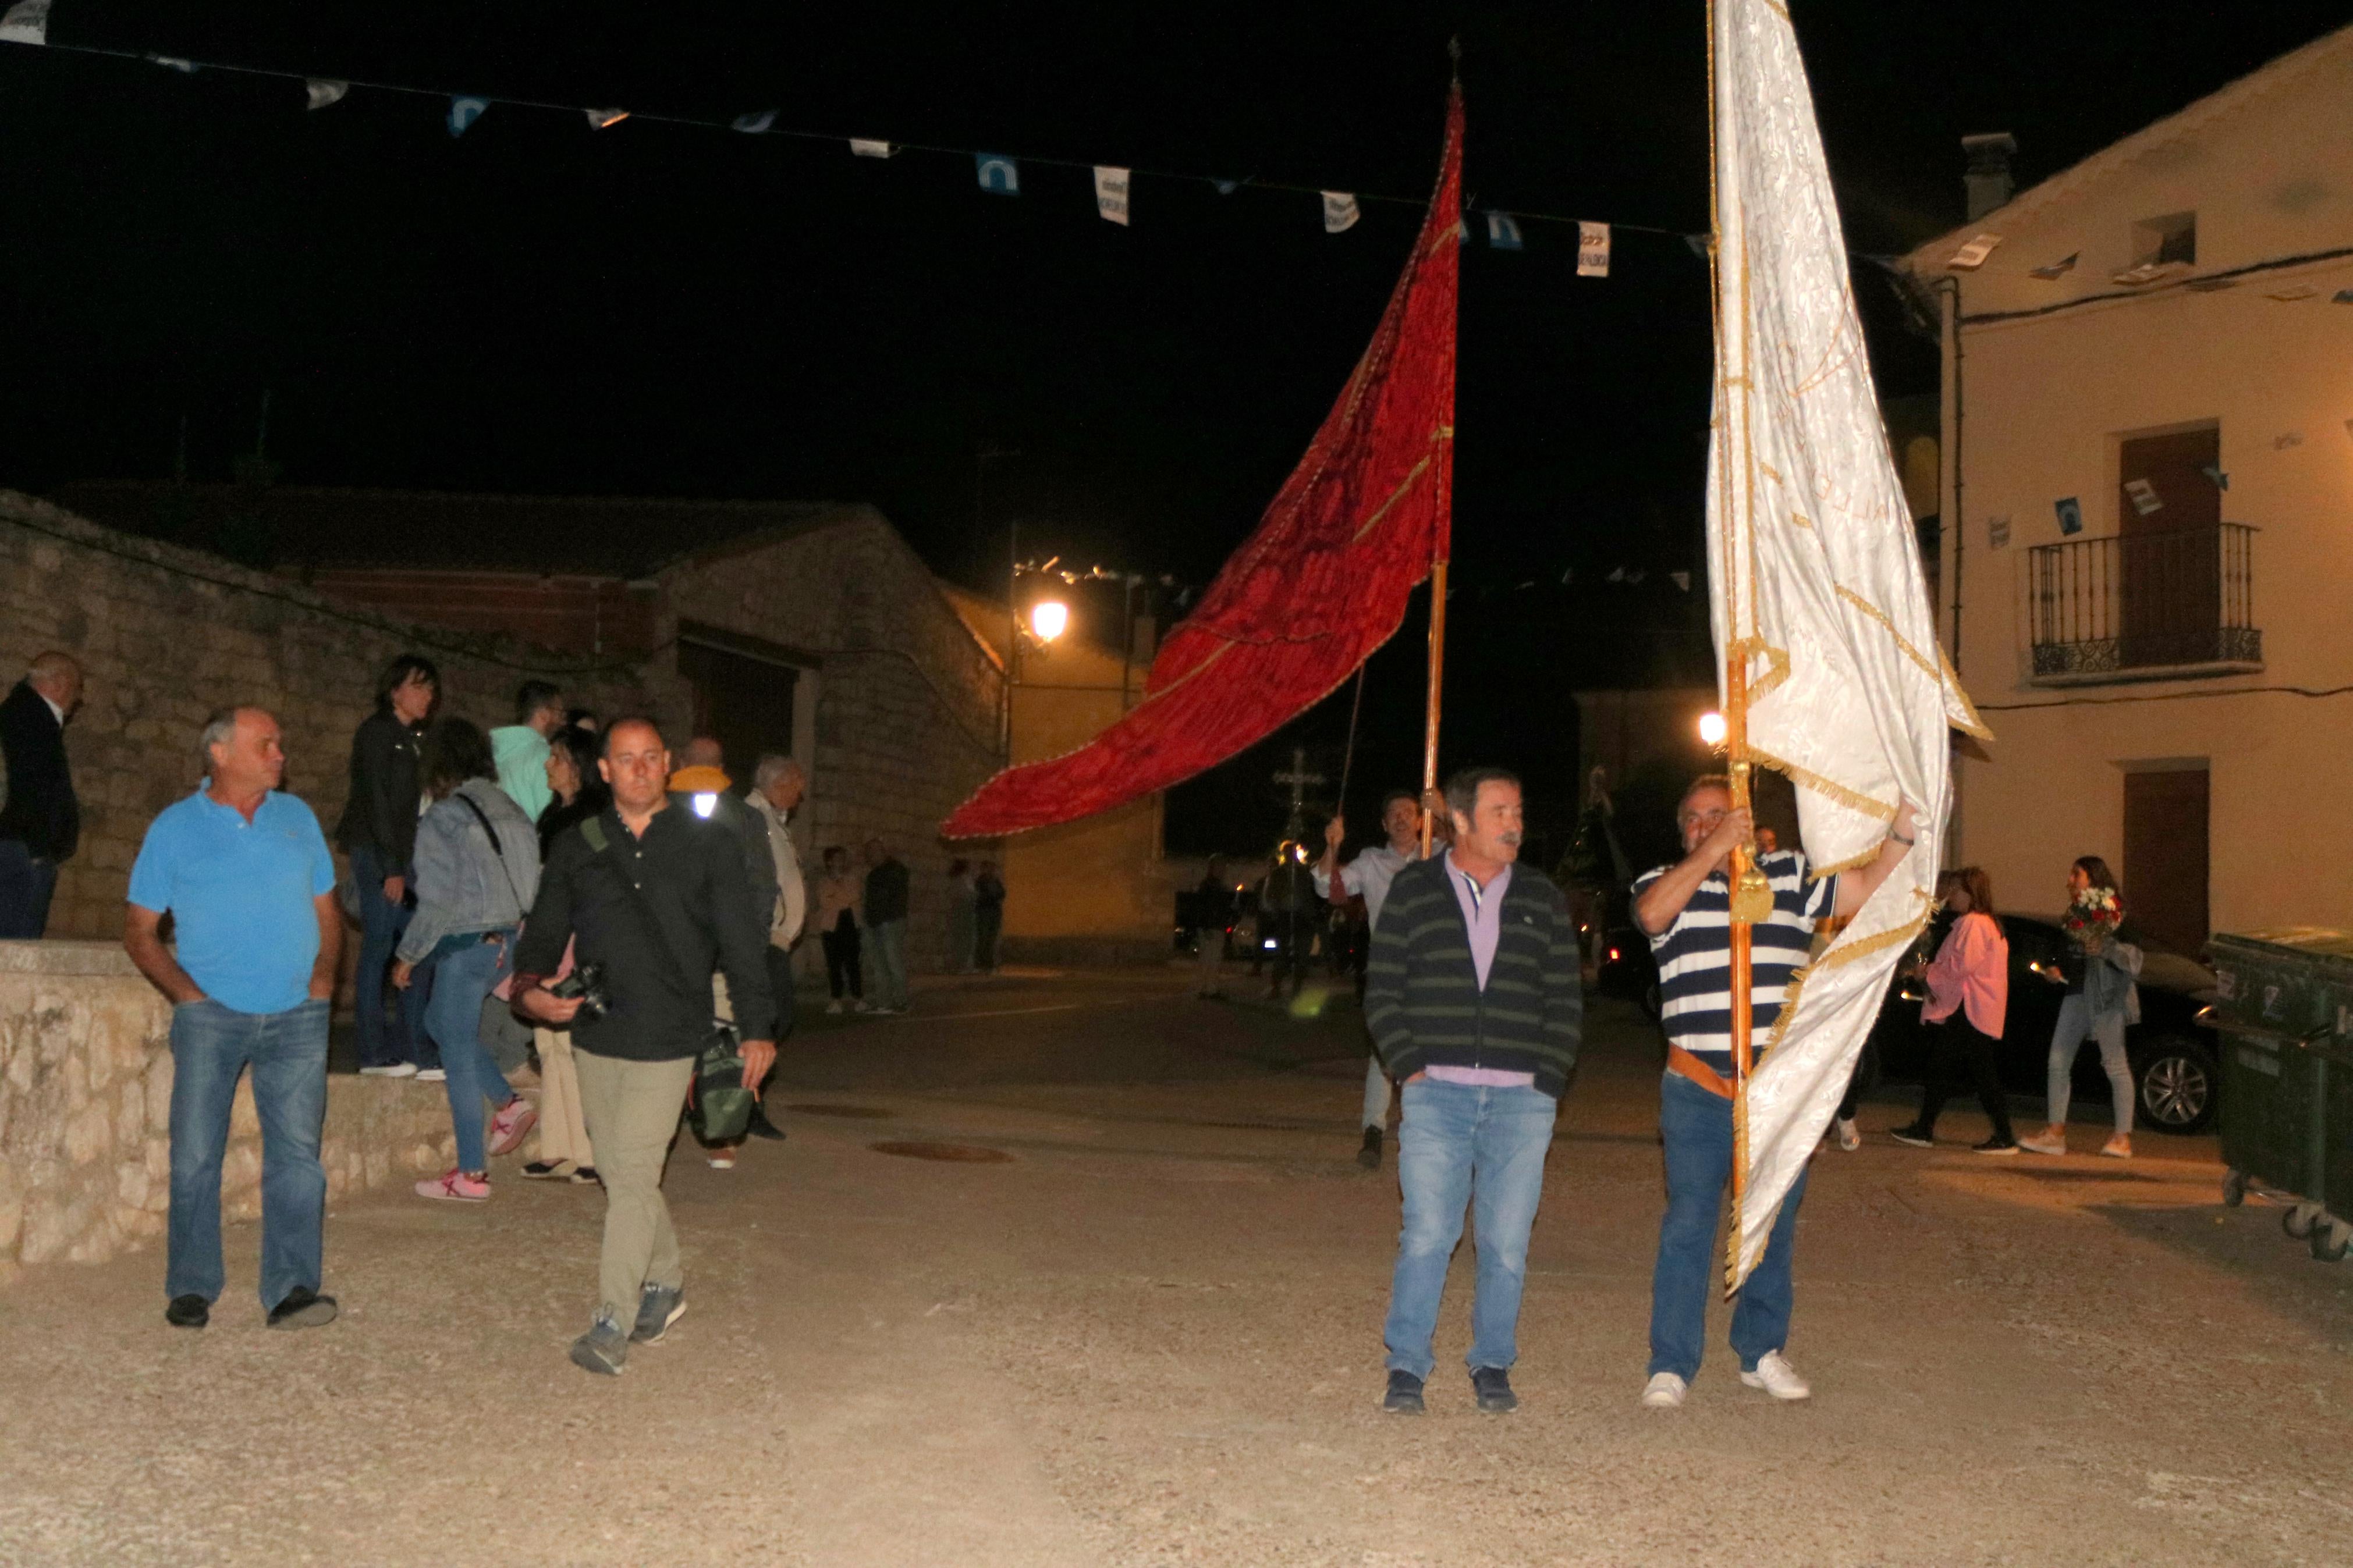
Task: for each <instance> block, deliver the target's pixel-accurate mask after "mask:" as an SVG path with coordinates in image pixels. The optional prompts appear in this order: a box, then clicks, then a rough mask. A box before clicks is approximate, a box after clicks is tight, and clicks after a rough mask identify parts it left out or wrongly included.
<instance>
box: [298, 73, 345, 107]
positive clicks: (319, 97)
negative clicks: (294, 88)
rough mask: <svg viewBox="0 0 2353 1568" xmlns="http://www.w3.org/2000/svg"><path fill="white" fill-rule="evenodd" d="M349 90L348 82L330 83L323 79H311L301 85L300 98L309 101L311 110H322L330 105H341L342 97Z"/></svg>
mask: <svg viewBox="0 0 2353 1568" xmlns="http://www.w3.org/2000/svg"><path fill="white" fill-rule="evenodd" d="M351 90H352V84H351V83H350V82H347V81H332V80H330V79H327V78H325V77H317V76H314V77H311V78H308V79H305V80H304V81H303V83H302V96H303V97H304V98H305V99H307V100H309V102H310V107H311V108H312V109H324V108H326V107H327V106H328V105H330V104H336V103H341V102H343V95H344V94H345V93H347V92H349V91H351Z"/></svg>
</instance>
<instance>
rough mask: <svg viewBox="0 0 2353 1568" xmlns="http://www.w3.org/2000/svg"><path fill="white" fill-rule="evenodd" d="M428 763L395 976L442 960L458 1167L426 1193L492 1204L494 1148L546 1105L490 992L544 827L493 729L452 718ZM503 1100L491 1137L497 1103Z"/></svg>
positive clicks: (432, 1012)
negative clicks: (412, 909)
mask: <svg viewBox="0 0 2353 1568" xmlns="http://www.w3.org/2000/svg"><path fill="white" fill-rule="evenodd" d="M421 772H422V773H423V774H424V784H425V793H426V795H427V797H428V798H430V799H431V801H432V802H433V805H431V806H430V807H429V808H427V811H426V813H425V816H424V818H423V820H421V821H420V822H418V823H417V862H416V864H417V913H416V915H415V917H414V918H412V919H411V920H410V921H409V922H408V930H407V931H405V932H403V933H402V935H401V939H400V948H399V952H398V955H397V956H398V962H397V963H395V964H394V965H393V971H392V983H393V984H395V985H399V986H404V987H405V986H407V985H409V984H412V983H413V981H414V980H415V977H416V971H417V966H418V965H419V964H420V963H425V962H426V961H427V960H428V959H429V960H430V961H431V966H432V967H431V981H430V984H431V988H432V994H431V995H430V996H429V997H428V999H427V1002H426V1004H425V1027H426V1031H427V1033H428V1034H430V1035H431V1036H432V1037H433V1039H434V1042H435V1043H436V1044H437V1045H438V1046H439V1047H441V1065H442V1067H443V1068H446V1069H447V1070H448V1075H449V1076H448V1079H447V1080H446V1083H445V1086H444V1087H446V1088H447V1089H448V1094H449V1120H450V1121H451V1123H452V1124H453V1125H454V1126H455V1128H456V1129H457V1133H458V1164H457V1168H456V1169H455V1170H452V1171H450V1172H448V1173H446V1174H444V1175H441V1176H438V1177H436V1178H434V1179H433V1180H431V1181H425V1182H419V1183H417V1195H418V1196H420V1197H427V1198H438V1199H441V1200H444V1201H449V1202H458V1203H480V1202H481V1201H482V1200H483V1199H484V1198H487V1197H489V1196H490V1195H491V1172H490V1156H491V1155H492V1154H507V1153H512V1152H514V1150H516V1149H517V1148H519V1147H521V1146H522V1141H523V1139H524V1138H525V1137H526V1136H527V1135H528V1134H529V1133H530V1131H531V1129H532V1124H533V1122H534V1121H537V1120H538V1113H537V1112H536V1111H535V1110H533V1109H532V1104H531V1101H529V1100H525V1099H523V1098H522V1096H521V1095H519V1094H517V1093H515V1091H514V1090H513V1089H510V1088H508V1087H507V1081H506V1079H505V1077H504V1075H502V1074H501V1072H500V1071H499V1068H498V1064H497V1063H496V1062H493V1061H492V1060H491V1053H490V1052H489V1051H488V1050H487V1049H485V1048H484V1047H483V1045H482V999H483V998H484V997H486V996H488V995H489V994H491V987H492V986H494V985H496V984H498V983H499V979H500V977H501V975H503V974H504V973H506V971H507V967H508V965H509V964H510V963H512V954H513V952H514V936H515V928H516V926H518V925H520V924H521V923H522V917H523V912H524V911H525V910H528V909H530V908H531V900H532V897H533V894H534V893H535V892H536V891H537V890H538V888H539V836H538V834H537V833H536V832H535V831H533V827H532V825H531V821H530V819H529V818H528V817H526V816H523V814H522V807H521V806H519V805H515V803H514V802H513V801H512V800H511V799H509V798H508V796H507V793H506V791H504V790H502V789H501V788H500V787H499V786H498V784H497V782H496V781H497V778H498V768H497V763H495V762H494V760H493V759H492V756H491V742H490V739H489V737H488V736H486V735H484V734H483V733H482V731H480V729H478V728H476V727H475V726H474V725H472V724H470V723H469V722H467V721H465V720H463V719H444V720H442V721H440V722H439V723H438V724H437V725H435V726H434V728H433V729H432V731H430V732H429V733H428V734H427V736H426V738H425V753H424V758H423V764H422V768H421ZM486 1103H487V1104H488V1105H490V1106H491V1107H492V1108H493V1114H492V1115H491V1124H490V1132H489V1137H488V1139H487V1148H486V1147H485V1144H486V1140H485V1138H484V1135H483V1130H482V1110H483V1107H484V1105H485V1104H486Z"/></svg>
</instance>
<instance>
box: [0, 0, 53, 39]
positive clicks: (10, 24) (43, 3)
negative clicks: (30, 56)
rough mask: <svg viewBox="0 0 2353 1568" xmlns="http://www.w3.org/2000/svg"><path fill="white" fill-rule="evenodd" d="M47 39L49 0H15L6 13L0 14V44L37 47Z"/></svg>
mask: <svg viewBox="0 0 2353 1568" xmlns="http://www.w3.org/2000/svg"><path fill="white" fill-rule="evenodd" d="M48 41H49V0H16V4H15V5H11V6H9V7H8V14H7V15H6V16H0V44H32V45H34V46H36V47H37V46H39V45H43V44H46V43H47V42H48Z"/></svg>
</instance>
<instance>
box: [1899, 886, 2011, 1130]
mask: <svg viewBox="0 0 2353 1568" xmlns="http://www.w3.org/2000/svg"><path fill="white" fill-rule="evenodd" d="M1945 904H1946V907H1947V909H1949V910H1952V911H1953V929H1952V930H1951V931H1948V932H1947V933H1946V936H1945V941H1944V944H1943V945H1942V946H1940V947H1939V948H1937V949H1936V958H1935V959H1934V960H1933V961H1932V962H1931V963H1929V965H1928V973H1927V980H1928V1000H1927V1002H1926V1005H1924V1006H1922V1008H1921V1009H1920V1017H1921V1021H1922V1022H1924V1023H1926V1024H1927V1025H1929V1026H1932V1028H1933V1029H1934V1031H1935V1037H1936V1061H1935V1062H1934V1064H1933V1065H1932V1066H1931V1067H1930V1068H1929V1072H1928V1087H1927V1090H1926V1093H1925V1094H1923V1095H1922V1096H1921V1100H1920V1114H1919V1117H1918V1118H1917V1119H1916V1120H1915V1121H1914V1122H1913V1123H1912V1125H1911V1126H1909V1127H1899V1128H1897V1129H1895V1131H1894V1132H1893V1133H1892V1134H1891V1136H1892V1137H1894V1140H1895V1141H1896V1142H1899V1143H1909V1144H1911V1145H1912V1146H1913V1147H1915V1148H1918V1149H1926V1148H1930V1147H1933V1146H1934V1144H1935V1142H1936V1115H1937V1113H1938V1112H1939V1111H1941V1110H1944V1108H1945V1099H1946V1096H1947V1094H1948V1093H1949V1092H1950V1090H1951V1087H1952V1082H1953V1079H1954V1078H1955V1077H1956V1076H1957V1068H1958V1066H1959V1064H1960V1063H1961V1062H1962V1061H1963V1060H1967V1061H1968V1064H1969V1066H1970V1068H1971V1069H1972V1070H1973V1072H1974V1074H1975V1076H1976V1079H1977V1086H1978V1100H1979V1102H1980V1103H1982V1104H1983V1105H1984V1106H1985V1112H1986V1118H1987V1120H1988V1121H1991V1122H1992V1123H1993V1136H1992V1137H1990V1138H1989V1139H1987V1140H1986V1141H1985V1142H1982V1143H1979V1144H1978V1145H1977V1152H1978V1153H1980V1154H2015V1153H2017V1152H2018V1140H2017V1139H2015V1138H2013V1137H2012V1136H2010V1099H2009V1096H2008V1095H2006V1094H2005V1093H2003V1091H2002V1087H2001V1026H2002V1015H2003V1014H2004V1012H2006V1011H2007V1010H2008V1008H2009V1005H2010V942H2009V939H2007V938H2006V937H2004V936H2003V935H2002V934H2001V921H1999V920H1998V919H1996V918H1995V916H1994V912H1993V883H1992V880H1991V879H1989V877H1987V875H1986V874H1985V872H1984V871H1983V870H1982V869H1981V868H1978V867H1976V866H1964V867H1962V868H1960V869H1959V870H1957V871H1955V872H1953V873H1952V879H1951V880H1950V881H1949V882H1948V883H1947V885H1946V894H1945Z"/></svg>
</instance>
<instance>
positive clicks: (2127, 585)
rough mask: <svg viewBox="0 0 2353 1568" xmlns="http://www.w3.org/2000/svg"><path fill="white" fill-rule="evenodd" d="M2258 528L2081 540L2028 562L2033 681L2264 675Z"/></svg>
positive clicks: (2231, 526)
mask: <svg viewBox="0 0 2353 1568" xmlns="http://www.w3.org/2000/svg"><path fill="white" fill-rule="evenodd" d="M2254 544H2255V530H2253V528H2250V527H2248V526H2247V525H2246V524H2244V523H2237V522H2225V523H2221V524H2218V525H2216V526H2213V527H2211V528H2192V529H2184V530H2182V531H2179V532H2175V533H2148V534H2135V535H2128V536H2125V537H2111V538H2106V539H2077V540H2071V541H2069V542H2066V543H2064V544H2043V545H2038V546H2036V547H2035V548H2034V550H2033V551H2032V552H2031V555H2030V568H2031V578H2030V598H2031V614H2032V616H2033V619H2034V674H2035V678H2036V679H2048V680H2084V679H2094V680H2095V679H2101V678H2103V677H2105V678H2108V679H2135V678H2142V679H2147V678H2150V677H2154V676H2157V675H2159V674H2165V673H2175V672H2179V673H2183V674H2214V675H2221V674H2230V673H2233V672H2237V671H2241V670H2250V669H2260V668H2263V633H2262V632H2261V631H2259V630H2257V629H2256V627H2255V625H2254V621H2253V611H2254V588H2255V552H2254Z"/></svg>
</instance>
